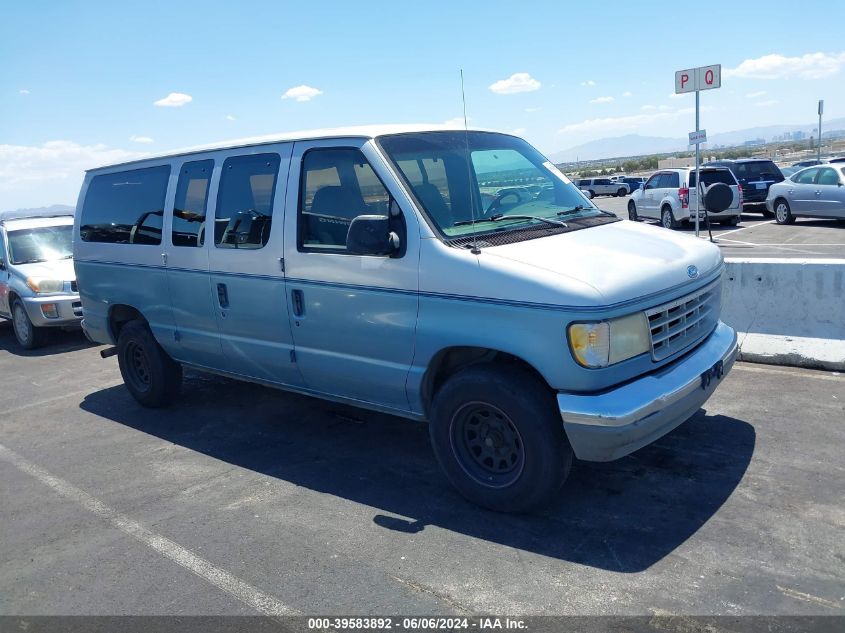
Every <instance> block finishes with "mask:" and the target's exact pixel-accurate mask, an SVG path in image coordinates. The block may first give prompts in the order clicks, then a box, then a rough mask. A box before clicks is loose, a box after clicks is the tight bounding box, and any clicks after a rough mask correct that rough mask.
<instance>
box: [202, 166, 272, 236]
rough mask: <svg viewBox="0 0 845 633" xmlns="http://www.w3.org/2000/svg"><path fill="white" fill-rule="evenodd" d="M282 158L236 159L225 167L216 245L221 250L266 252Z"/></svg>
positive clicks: (219, 202) (216, 219) (216, 220)
mask: <svg viewBox="0 0 845 633" xmlns="http://www.w3.org/2000/svg"><path fill="white" fill-rule="evenodd" d="M280 161H281V159H280V157H279V155H278V154H254V155H252V156H234V157H232V158H227V159H226V161H225V162H224V163H223V171H222V173H221V175H220V191H219V192H218V193H217V211H216V214H215V222H214V244H215V246H217V247H218V248H252V249H255V248H262V247H263V246H264V245H265V244H266V243H267V240H269V239H270V228H271V225H272V220H273V196H274V195H275V193H276V180H277V177H278V173H279V163H280Z"/></svg>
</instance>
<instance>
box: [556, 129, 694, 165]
mask: <svg viewBox="0 0 845 633" xmlns="http://www.w3.org/2000/svg"><path fill="white" fill-rule="evenodd" d="M686 148H687V139H685V138H667V137H663V136H641V135H640V134H627V135H625V136H614V137H612V138H600V139H597V140H595V141H590V142H589V143H584V144H583V145H576V146H575V147H570V148H569V149H565V150H563V151H561V152H555V153H553V154H551V155H550V156H549V158H550V159H551V161H552V162H554V163H571V162H574V161H576V160H578V161H582V160H595V159H598V158H615V157H617V156H639V155H641V154H664V153H666V152H680V151H684V150H686Z"/></svg>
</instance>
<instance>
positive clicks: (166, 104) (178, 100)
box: [153, 92, 194, 108]
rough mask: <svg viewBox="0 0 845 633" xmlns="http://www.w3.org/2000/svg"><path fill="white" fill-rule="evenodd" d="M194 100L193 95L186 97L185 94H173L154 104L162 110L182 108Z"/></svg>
mask: <svg viewBox="0 0 845 633" xmlns="http://www.w3.org/2000/svg"><path fill="white" fill-rule="evenodd" d="M193 100H194V98H193V97H192V96H191V95H186V94H185V93H183V92H171V93H170V94H169V95H167V96H166V97H164V98H163V99H159V100H158V101H155V102H153V105H155V106H159V107H160V108H181V107H182V106H183V105H185V104H186V103H190V102H191V101H193Z"/></svg>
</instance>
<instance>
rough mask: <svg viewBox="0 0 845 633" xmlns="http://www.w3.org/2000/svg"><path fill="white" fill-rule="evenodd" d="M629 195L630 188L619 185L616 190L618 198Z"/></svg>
mask: <svg viewBox="0 0 845 633" xmlns="http://www.w3.org/2000/svg"><path fill="white" fill-rule="evenodd" d="M627 195H628V190H627V189H625V188H624V187H619V189H617V190H616V197H617V198H624V197H625V196H627Z"/></svg>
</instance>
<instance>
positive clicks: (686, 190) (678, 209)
mask: <svg viewBox="0 0 845 633" xmlns="http://www.w3.org/2000/svg"><path fill="white" fill-rule="evenodd" d="M717 182H721V183H724V184H726V185H728V186H729V187H730V188H731V191H733V194H734V196H733V202H732V203H731V206H730V207H728V208H727V209H725V210H724V211H722V212H720V213H710V214H709V217H710V220H711V221H712V222H718V223H719V224H729V225H732V226H736V225H737V224H739V221H740V219H741V218H742V192H741V190H740V188H739V183H737V181H736V178H735V177H734V175H733V174H732V173H731V170H730V169H728V168H726V167H702V168H701V183H702V186H703V187H709V186H710V185H712V184H714V183H717ZM697 195H698V194H697V189H696V186H695V169H691V168H688V167H682V168H678V169H663V170H661V171H658V172H657V173H655V174H654V175H652V176H651V178H649V179H648V180H647V181H646V183H645V186H644V187H643V188H642V189H637V190H636V191H635V192H634V193H633V194H632V195H631V199H630V200H629V201H628V219H629V220H633V221H637V220H638V219H640V218H651V219H655V220H660V224H661V225H662V226H664V227H665V228H667V229H676V228H679V227H680V226H681V224H682V223H686V222H690V221H692V222H694V221H695V215H694V214H695V204H696V196H697ZM704 218H705V215H704V201H703V200H702V202H701V208H700V210H699V220H700V221H702V220H704Z"/></svg>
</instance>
